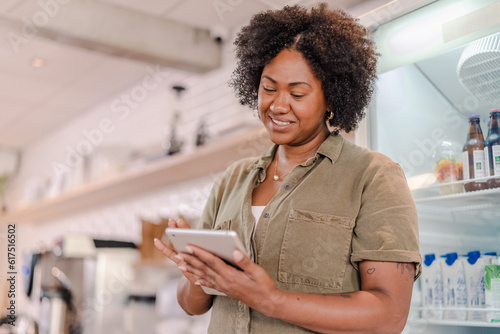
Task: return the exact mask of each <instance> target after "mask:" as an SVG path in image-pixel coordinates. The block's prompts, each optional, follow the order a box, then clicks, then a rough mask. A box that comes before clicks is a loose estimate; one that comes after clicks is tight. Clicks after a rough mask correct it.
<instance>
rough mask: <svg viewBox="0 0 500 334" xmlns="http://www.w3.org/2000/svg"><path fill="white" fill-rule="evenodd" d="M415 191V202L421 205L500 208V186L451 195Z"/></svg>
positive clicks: (466, 209) (459, 208)
mask: <svg viewBox="0 0 500 334" xmlns="http://www.w3.org/2000/svg"><path fill="white" fill-rule="evenodd" d="M416 195H417V194H416V193H415V192H414V197H415V203H416V204H417V205H419V206H429V207H439V208H446V209H453V210H454V211H469V210H471V209H476V210H477V209H488V208H496V209H498V210H500V188H495V189H486V190H477V191H471V192H464V193H458V194H451V195H437V196H423V197H418V196H416Z"/></svg>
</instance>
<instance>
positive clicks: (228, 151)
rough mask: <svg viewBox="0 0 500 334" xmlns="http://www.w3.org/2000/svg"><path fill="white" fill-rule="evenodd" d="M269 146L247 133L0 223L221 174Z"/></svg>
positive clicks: (59, 213)
mask: <svg viewBox="0 0 500 334" xmlns="http://www.w3.org/2000/svg"><path fill="white" fill-rule="evenodd" d="M270 145H271V142H270V141H269V139H268V137H267V133H266V131H265V130H264V129H263V128H260V129H258V130H251V131H247V132H245V133H242V134H239V135H235V136H233V137H228V138H223V139H221V140H219V141H217V142H213V143H211V144H208V145H207V146H203V147H200V148H197V149H195V150H193V151H190V152H185V153H179V154H178V155H174V156H170V157H165V158H164V159H161V160H157V161H154V162H151V163H148V164H146V165H144V166H142V167H138V168H136V169H133V170H129V171H126V172H123V173H121V174H118V175H116V176H113V177H110V178H106V179H104V180H99V181H96V182H91V183H88V184H85V185H83V186H81V187H78V188H76V189H72V190H70V191H68V192H66V193H64V194H62V195H60V196H58V197H55V198H51V199H46V200H42V201H40V202H37V203H34V204H31V205H28V206H25V207H20V208H17V209H15V210H13V211H10V212H7V214H5V215H2V216H0V223H6V222H9V223H24V222H42V221H48V220H52V219H57V218H61V217H64V216H68V215H71V214H75V213H78V212H83V211H86V210H91V209H95V208H98V207H100V206H103V205H107V204H111V203H113V202H117V201H120V200H123V199H125V198H128V197H132V196H134V195H138V194H141V193H145V192H148V191H152V190H155V189H159V188H162V187H166V186H168V185H171V184H175V183H178V182H182V181H186V180H189V179H194V178H197V177H202V176H206V175H210V174H213V173H217V172H220V171H223V170H224V169H225V168H226V167H228V166H229V164H231V163H232V162H234V161H236V160H238V159H241V158H244V157H250V156H257V155H259V154H261V153H262V152H263V151H264V150H265V149H266V148H267V147H269V146H270Z"/></svg>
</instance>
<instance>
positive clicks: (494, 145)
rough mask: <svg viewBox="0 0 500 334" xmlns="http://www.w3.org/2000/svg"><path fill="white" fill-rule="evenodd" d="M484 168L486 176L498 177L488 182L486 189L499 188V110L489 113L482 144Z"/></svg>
mask: <svg viewBox="0 0 500 334" xmlns="http://www.w3.org/2000/svg"><path fill="white" fill-rule="evenodd" d="M484 146H485V148H484V153H485V157H488V159H487V160H486V168H487V169H489V174H487V175H488V176H498V177H495V178H492V179H489V180H488V182H487V183H488V188H490V189H492V188H498V187H500V109H493V110H491V111H490V127H489V130H488V137H487V138H486V141H485V143H484Z"/></svg>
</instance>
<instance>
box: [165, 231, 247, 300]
mask: <svg viewBox="0 0 500 334" xmlns="http://www.w3.org/2000/svg"><path fill="white" fill-rule="evenodd" d="M165 233H166V234H167V236H168V238H169V239H170V241H171V242H172V244H173V245H174V247H175V249H176V250H177V251H178V252H187V251H186V246H188V245H194V246H198V247H200V248H203V249H205V250H207V251H209V252H210V253H213V254H214V255H216V256H218V257H220V258H221V259H222V260H224V262H226V263H227V264H229V265H232V266H233V267H236V268H238V267H237V266H236V264H235V263H234V261H233V252H234V251H235V250H237V249H239V250H240V251H242V252H243V253H244V254H247V255H248V253H247V251H246V250H245V247H244V246H243V243H242V242H241V240H240V238H239V237H238V234H237V233H236V232H235V231H229V230H195V229H189V228H167V229H166V230H165ZM202 288H203V290H204V291H205V292H206V293H209V294H218V295H224V294H222V293H221V292H219V291H217V290H214V289H210V288H207V287H203V286H202Z"/></svg>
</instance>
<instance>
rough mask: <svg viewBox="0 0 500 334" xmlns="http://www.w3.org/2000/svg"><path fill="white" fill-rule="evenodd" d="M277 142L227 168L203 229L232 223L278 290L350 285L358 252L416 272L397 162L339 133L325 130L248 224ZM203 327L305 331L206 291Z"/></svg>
mask: <svg viewBox="0 0 500 334" xmlns="http://www.w3.org/2000/svg"><path fill="white" fill-rule="evenodd" d="M276 148H277V146H276V145H274V146H273V147H271V148H270V149H269V150H268V151H267V152H266V153H264V154H263V155H262V156H261V157H260V158H259V159H256V158H249V159H244V160H241V161H238V162H236V163H234V164H232V165H231V166H230V167H229V168H228V169H227V170H226V171H225V173H224V174H223V175H222V177H221V179H220V180H219V181H218V182H217V183H216V184H215V185H214V187H213V189H212V192H211V194H210V196H209V199H208V202H207V205H206V207H205V210H204V213H203V215H202V218H201V228H208V229H222V230H234V231H236V232H237V233H238V234H239V236H240V238H241V240H242V242H243V244H244V245H245V247H246V248H247V250H248V255H249V256H250V258H251V259H252V260H253V261H254V262H255V263H257V264H259V265H260V266H262V267H263V268H264V269H265V270H266V271H267V273H268V274H269V275H270V276H271V277H272V278H273V280H274V281H275V283H276V287H277V288H278V289H283V290H290V291H301V292H309V293H341V292H351V291H358V290H360V276H359V273H358V263H359V262H360V261H363V260H373V261H395V262H414V263H415V264H416V269H417V270H416V277H418V275H420V270H421V269H420V264H421V258H420V253H419V248H418V226H417V222H418V218H417V211H416V208H415V203H414V201H413V198H412V195H411V193H410V190H409V189H408V185H407V182H406V178H405V176H404V173H403V171H402V169H401V167H400V166H399V165H398V164H396V163H395V162H393V161H392V160H390V159H389V158H388V157H386V156H385V155H383V154H380V153H377V152H373V151H370V150H368V149H365V148H361V147H359V146H356V145H355V144H353V143H351V142H349V141H345V140H344V138H343V137H342V136H341V135H334V134H332V135H330V136H329V137H328V138H327V139H326V140H325V141H324V142H323V144H322V145H321V146H320V147H319V149H318V151H317V153H316V155H315V156H314V157H312V158H310V159H308V160H307V161H306V162H305V163H304V164H302V165H298V166H296V167H295V168H294V169H293V170H292V172H291V173H290V174H289V175H288V177H287V178H286V179H285V180H284V181H283V183H282V184H281V187H280V189H279V190H278V192H277V193H276V195H275V196H274V197H273V198H272V199H271V200H270V201H269V203H268V204H267V206H266V207H265V209H264V211H263V213H262V215H261V217H260V219H259V221H258V224H256V223H255V218H254V217H253V215H252V211H251V205H252V191H253V189H254V188H255V187H256V186H257V185H259V183H261V182H262V181H263V180H264V179H265V178H266V171H267V168H268V167H269V164H270V163H271V162H272V159H273V156H274V153H275V151H276ZM254 228H256V230H255V235H254ZM416 277H415V278H416ZM249 293H251V292H250V291H249ZM208 332H209V333H213V334H225V333H259V334H261V333H265V334H268V333H287V334H290V333H311V331H309V330H307V329H304V328H301V327H298V326H295V325H292V324H290V323H287V322H284V321H281V320H278V319H273V318H269V317H267V316H265V315H263V314H261V313H259V312H257V311H255V310H253V309H250V308H249V307H248V306H246V305H244V304H243V303H241V302H239V301H237V300H234V299H231V298H229V297H225V296H216V297H214V303H213V306H212V315H211V321H210V326H209V330H208Z"/></svg>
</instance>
